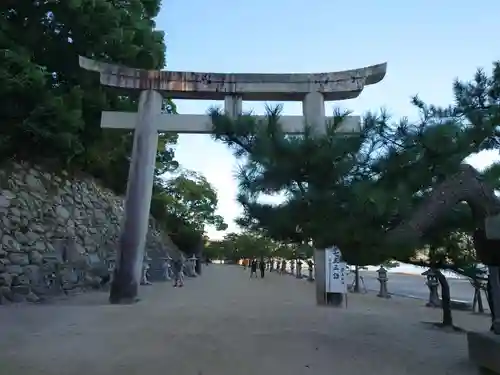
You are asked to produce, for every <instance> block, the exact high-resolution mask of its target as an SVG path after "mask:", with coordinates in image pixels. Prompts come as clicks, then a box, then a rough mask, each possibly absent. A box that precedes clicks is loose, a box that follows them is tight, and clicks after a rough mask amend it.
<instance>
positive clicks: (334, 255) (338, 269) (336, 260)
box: [325, 247, 347, 293]
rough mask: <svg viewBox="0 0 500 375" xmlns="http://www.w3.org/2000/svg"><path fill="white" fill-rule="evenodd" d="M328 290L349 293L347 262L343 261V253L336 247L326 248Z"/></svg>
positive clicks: (328, 291)
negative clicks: (346, 278)
mask: <svg viewBox="0 0 500 375" xmlns="http://www.w3.org/2000/svg"><path fill="white" fill-rule="evenodd" d="M325 266H326V280H325V281H326V292H327V293H347V284H346V281H345V276H346V263H345V262H342V253H341V252H340V250H339V249H338V248H336V247H333V248H328V249H325Z"/></svg>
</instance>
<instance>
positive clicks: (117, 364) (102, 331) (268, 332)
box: [0, 265, 488, 375]
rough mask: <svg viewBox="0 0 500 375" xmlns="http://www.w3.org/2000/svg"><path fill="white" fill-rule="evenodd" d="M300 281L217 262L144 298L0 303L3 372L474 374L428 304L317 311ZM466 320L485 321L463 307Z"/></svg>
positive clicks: (357, 303)
mask: <svg viewBox="0 0 500 375" xmlns="http://www.w3.org/2000/svg"><path fill="white" fill-rule="evenodd" d="M313 293H314V288H313V285H312V284H309V283H307V282H306V281H299V280H296V279H295V278H293V277H291V276H278V275H276V274H268V275H266V278H265V279H258V280H256V279H252V280H250V279H249V278H248V273H247V272H244V271H243V270H242V269H241V268H239V267H236V266H223V265H211V266H209V267H208V268H206V269H205V270H204V274H203V276H202V277H201V278H197V279H189V280H186V285H185V287H184V288H179V289H174V288H172V287H171V284H155V285H154V286H150V287H143V289H142V290H141V295H142V297H143V300H142V302H141V303H139V304H136V305H132V306H111V305H108V304H107V303H106V300H107V295H105V294H104V293H93V294H85V295H81V296H77V297H74V298H72V299H70V300H68V301H61V302H58V303H57V304H54V305H45V306H9V307H5V308H0V374H6V375H7V374H22V375H35V374H36V375H45V374H50V375H59V374H60V375H87V374H89V375H90V374H91V375H101V374H102V375H104V374H106V375H132V374H134V375H135V374H137V375H156V374H158V375H159V374H161V375H168V374H175V375H184V374H185V375H226V374H227V375H246V374H259V375H267V374H272V375H280V374H283V375H299V374H311V375H312V374H314V375H327V374H328V375H331V374H339V375H360V374H371V373H375V374H379V375H385V374H387V375H392V374H394V375H405V374H412V375H416V374H425V375H434V374H436V375H445V374H454V375H466V374H467V375H469V374H470V375H472V374H476V371H475V369H474V368H473V367H472V366H471V365H470V364H469V363H468V360H467V348H466V338H465V335H463V334H456V333H445V332H442V331H440V330H437V329H432V328H427V327H426V326H425V325H423V324H422V323H421V321H422V320H436V319H438V318H439V311H436V310H431V309H426V308H423V307H421V304H422V302H421V301H415V300H410V299H403V298H393V299H391V300H381V299H379V298H377V297H375V296H374V295H352V294H351V295H350V296H349V301H348V308H347V309H331V308H320V307H316V306H315V305H314V295H313ZM455 318H456V321H457V323H458V324H459V325H461V326H463V327H465V328H469V329H471V328H475V329H477V328H482V329H487V327H488V322H487V318H486V317H481V316H477V315H472V314H469V313H458V312H455Z"/></svg>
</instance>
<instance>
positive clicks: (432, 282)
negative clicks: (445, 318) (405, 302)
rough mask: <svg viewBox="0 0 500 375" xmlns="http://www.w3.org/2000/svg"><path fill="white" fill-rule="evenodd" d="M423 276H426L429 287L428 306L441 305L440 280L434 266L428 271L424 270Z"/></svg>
mask: <svg viewBox="0 0 500 375" xmlns="http://www.w3.org/2000/svg"><path fill="white" fill-rule="evenodd" d="M422 276H425V277H426V279H427V280H426V282H425V283H426V285H427V287H428V288H429V302H427V303H426V304H425V306H427V307H439V306H440V305H441V303H440V301H439V294H438V287H439V280H438V277H437V274H436V272H434V270H433V269H432V268H429V269H428V270H427V271H425V272H422Z"/></svg>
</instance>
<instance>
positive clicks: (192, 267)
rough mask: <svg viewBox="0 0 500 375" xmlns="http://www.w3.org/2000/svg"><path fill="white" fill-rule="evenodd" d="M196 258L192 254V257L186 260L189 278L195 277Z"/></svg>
mask: <svg viewBox="0 0 500 375" xmlns="http://www.w3.org/2000/svg"><path fill="white" fill-rule="evenodd" d="M197 259H198V258H196V255H194V254H193V256H192V257H191V258H189V259H188V262H189V265H188V266H189V276H191V277H196V276H197V275H196V260H197Z"/></svg>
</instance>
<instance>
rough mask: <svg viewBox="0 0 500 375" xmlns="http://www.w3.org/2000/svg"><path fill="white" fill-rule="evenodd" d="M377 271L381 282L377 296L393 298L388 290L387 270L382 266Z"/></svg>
mask: <svg viewBox="0 0 500 375" xmlns="http://www.w3.org/2000/svg"><path fill="white" fill-rule="evenodd" d="M377 273H378V277H377V280H378V281H379V283H380V290H379V292H378V294H377V297H380V298H391V296H390V294H389V292H388V291H387V281H388V280H389V279H388V277H387V270H386V269H385V268H384V267H383V266H380V268H379V269H378V270H377Z"/></svg>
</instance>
